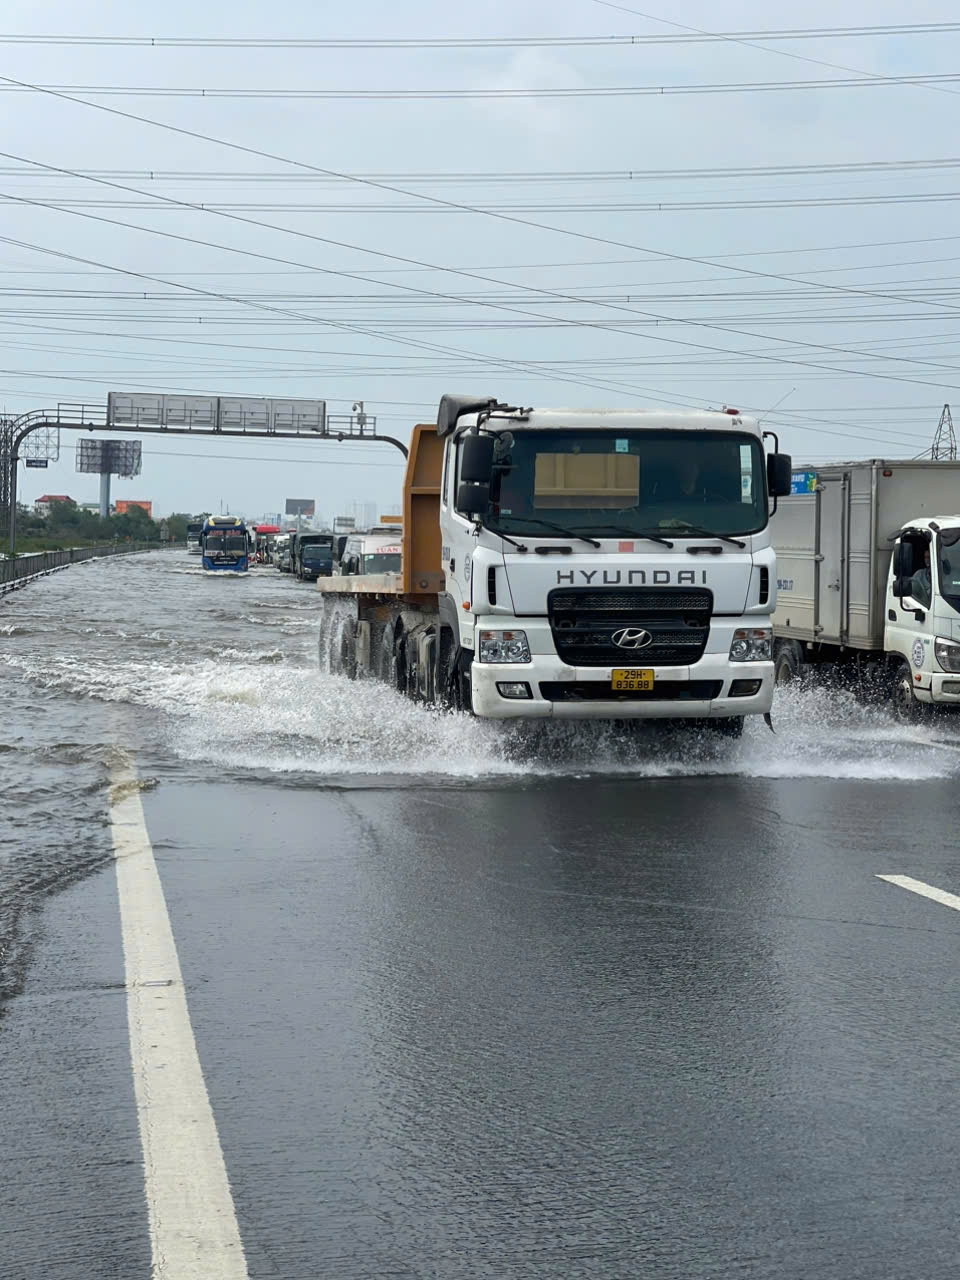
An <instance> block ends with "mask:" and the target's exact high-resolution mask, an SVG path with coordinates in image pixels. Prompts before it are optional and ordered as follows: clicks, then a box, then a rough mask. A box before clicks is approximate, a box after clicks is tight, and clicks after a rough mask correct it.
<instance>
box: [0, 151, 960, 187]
mask: <svg viewBox="0 0 960 1280" xmlns="http://www.w3.org/2000/svg"><path fill="white" fill-rule="evenodd" d="M958 166H960V158H956V157H948V158H941V159H932V160H916V159H910V160H862V161H849V162H846V163H821V164H776V165H730V166H724V167H722V168H700V169H697V168H686V169H639V168H632V167H631V168H622V169H544V170H508V169H503V170H496V169H493V170H489V171H487V172H483V171H471V170H463V171H456V170H412V171H410V172H384V173H358V174H356V175H354V176H355V177H357V178H366V179H369V180H371V181H373V182H425V183H430V184H436V185H443V184H446V183H456V184H458V185H459V184H462V183H482V184H487V183H513V182H516V183H522V184H524V185H526V184H533V183H567V182H583V183H591V184H595V183H598V182H654V181H657V182H660V181H669V182H681V181H687V180H697V181H701V180H706V179H723V180H727V179H731V180H732V179H735V178H757V177H806V176H823V175H833V174H846V173H850V174H860V173H881V174H885V173H899V172H908V171H913V170H920V171H925V170H930V169H934V170H937V169H955V168H957V167H958ZM74 172H75V173H76V174H77V175H78V176H79V177H82V178H110V179H114V180H115V181H150V182H154V183H167V182H169V183H186V184H188V185H191V186H193V185H195V184H197V183H199V182H265V183H274V182H282V183H310V184H311V185H321V186H322V185H329V186H335V185H336V184H337V183H339V182H340V181H341V179H339V178H328V177H327V176H326V175H324V174H316V173H288V172H283V171H273V172H266V173H264V172H260V173H255V172H252V171H246V170H211V169H170V170H162V169H161V170H155V169H77V170H74ZM0 174H3V175H17V176H21V177H32V178H46V177H53V176H55V175H52V174H44V173H37V172H36V170H35V169H33V168H31V167H30V166H28V165H0Z"/></svg>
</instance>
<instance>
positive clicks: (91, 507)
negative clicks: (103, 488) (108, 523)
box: [77, 502, 100, 516]
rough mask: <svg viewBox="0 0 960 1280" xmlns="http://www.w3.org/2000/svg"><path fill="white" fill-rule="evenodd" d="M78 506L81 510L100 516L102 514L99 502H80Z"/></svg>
mask: <svg viewBox="0 0 960 1280" xmlns="http://www.w3.org/2000/svg"><path fill="white" fill-rule="evenodd" d="M77 506H78V507H79V508H80V510H81V511H86V512H87V514H88V515H92V516H98V515H99V514H100V503H99V502H78V503H77Z"/></svg>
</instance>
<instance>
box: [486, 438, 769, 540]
mask: <svg viewBox="0 0 960 1280" xmlns="http://www.w3.org/2000/svg"><path fill="white" fill-rule="evenodd" d="M764 466H765V463H764V455H763V449H762V447H761V443H760V441H759V440H758V439H757V437H756V436H752V435H747V434H746V433H744V432H736V431H654V430H642V431H636V430H635V431H629V430H627V431H595V430H590V431H577V430H573V429H571V430H564V431H527V432H523V431H519V430H518V431H515V432H513V431H504V432H501V433H500V434H499V435H498V437H497V441H496V446H495V453H494V472H493V483H492V484H491V487H490V510H489V514H488V516H487V517H486V519H485V521H484V523H485V524H486V525H487V527H488V528H490V529H491V530H492V531H493V532H494V533H496V532H500V531H502V532H504V533H526V534H528V535H529V534H530V533H531V531H532V530H533V529H534V528H535V526H536V524H537V523H538V521H541V522H543V524H544V526H545V528H544V533H545V535H546V536H549V532H548V526H549V524H550V523H553V524H560V525H562V526H563V528H564V529H566V530H569V531H570V532H571V533H586V534H589V535H590V536H594V537H597V536H600V537H602V536H618V535H619V536H624V535H625V536H627V537H629V536H630V535H631V534H635V535H636V536H637V537H641V536H643V534H644V533H645V532H647V533H659V534H661V535H667V536H669V535H670V534H671V533H673V534H674V535H675V536H681V537H682V536H683V529H684V526H689V527H690V528H696V529H698V530H700V531H701V532H704V531H706V532H707V533H711V534H713V533H716V534H724V535H728V536H729V535H736V534H749V533H757V532H759V530H761V529H762V528H764V526H765V525H766V523H767V490H766V479H765V475H764Z"/></svg>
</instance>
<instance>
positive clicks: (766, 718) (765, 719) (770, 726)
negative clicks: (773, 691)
mask: <svg viewBox="0 0 960 1280" xmlns="http://www.w3.org/2000/svg"><path fill="white" fill-rule="evenodd" d="M763 723H764V724H765V725H766V726H767V728H768V729H769V730H770V732H771V733H776V732H777V731H776V729H775V728H774V727H773V717H772V716H771V714H770V712H769V711H765V712H764V713H763Z"/></svg>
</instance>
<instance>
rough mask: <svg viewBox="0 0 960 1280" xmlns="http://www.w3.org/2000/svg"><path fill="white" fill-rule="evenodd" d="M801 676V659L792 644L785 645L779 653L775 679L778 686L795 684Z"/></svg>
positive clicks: (774, 672)
mask: <svg viewBox="0 0 960 1280" xmlns="http://www.w3.org/2000/svg"><path fill="white" fill-rule="evenodd" d="M799 676H800V659H799V658H798V657H797V654H796V651H795V650H794V648H793V646H792V645H784V647H783V648H782V649H781V650H780V652H779V653H778V654H777V658H776V662H775V663H774V667H773V679H774V683H775V684H776V686H777V687H778V688H783V687H785V686H786V685H788V684H793V683H794V682H795V681H796V680H797V679H798V678H799Z"/></svg>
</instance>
